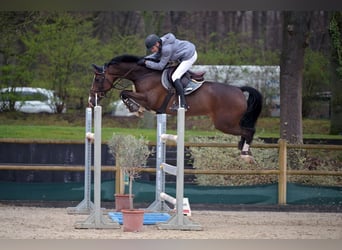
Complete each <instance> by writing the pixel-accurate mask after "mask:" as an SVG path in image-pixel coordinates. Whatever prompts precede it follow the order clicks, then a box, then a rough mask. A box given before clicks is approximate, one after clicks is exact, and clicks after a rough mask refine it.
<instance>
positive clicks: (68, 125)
mask: <svg viewBox="0 0 342 250" xmlns="http://www.w3.org/2000/svg"><path fill="white" fill-rule="evenodd" d="M84 124H85V121H84V114H83V113H82V112H79V113H74V114H56V115H51V114H23V113H17V112H7V113H0V139H1V138H2V139H15V140H38V141H40V140H42V141H74V142H75V141H77V142H80V143H82V142H83V141H84V134H85V130H84ZM279 124H280V122H279V118H260V119H259V120H258V124H257V133H256V137H266V138H272V137H275V138H278V137H279V126H280V125H279ZM167 127H168V129H169V130H168V133H176V118H175V117H170V118H168V125H167ZM329 127H330V121H329V120H310V119H304V120H303V131H304V138H306V139H312V138H325V139H341V138H342V137H341V136H333V135H329ZM114 132H115V133H122V134H132V135H134V136H140V135H143V136H144V137H146V138H147V140H149V141H155V140H156V129H155V126H153V129H146V128H143V119H141V118H114V117H111V116H109V115H106V114H105V115H103V119H102V141H108V140H109V139H110V138H111V136H112V134H113V133H114ZM219 133H221V132H220V131H218V130H216V129H215V128H214V127H213V125H212V123H211V121H210V120H209V119H208V118H206V117H189V118H187V120H186V132H185V137H186V138H187V137H191V136H214V135H216V134H219Z"/></svg>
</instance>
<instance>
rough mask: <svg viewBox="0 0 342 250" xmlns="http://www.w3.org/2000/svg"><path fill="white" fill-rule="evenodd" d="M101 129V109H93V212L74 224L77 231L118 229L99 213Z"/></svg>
mask: <svg viewBox="0 0 342 250" xmlns="http://www.w3.org/2000/svg"><path fill="white" fill-rule="evenodd" d="M101 127H102V107H101V106H95V108H94V210H93V211H92V213H91V214H90V215H89V216H88V218H87V219H86V220H85V221H81V222H76V223H75V228H77V229H82V228H83V229H94V228H96V229H111V228H120V225H119V223H118V222H114V221H112V220H111V219H110V218H109V217H108V216H107V215H106V216H105V215H104V214H103V212H102V211H101Z"/></svg>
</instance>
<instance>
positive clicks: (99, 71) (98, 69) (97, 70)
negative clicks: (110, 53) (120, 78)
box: [91, 63, 104, 73]
mask: <svg viewBox="0 0 342 250" xmlns="http://www.w3.org/2000/svg"><path fill="white" fill-rule="evenodd" d="M91 66H92V67H93V68H94V69H95V71H96V73H103V71H104V67H103V66H97V65H96V64H94V63H92V64H91Z"/></svg>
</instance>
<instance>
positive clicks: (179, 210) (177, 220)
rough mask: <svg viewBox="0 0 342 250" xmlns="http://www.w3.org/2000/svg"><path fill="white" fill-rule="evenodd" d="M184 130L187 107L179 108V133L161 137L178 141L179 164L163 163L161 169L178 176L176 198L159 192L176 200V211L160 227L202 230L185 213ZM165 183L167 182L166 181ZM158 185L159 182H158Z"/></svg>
mask: <svg viewBox="0 0 342 250" xmlns="http://www.w3.org/2000/svg"><path fill="white" fill-rule="evenodd" d="M184 131H185V109H184V108H178V110H177V135H167V134H162V135H161V136H160V138H161V139H162V140H164V142H166V140H173V141H175V142H176V143H177V166H172V165H169V164H166V163H165V162H162V163H161V166H160V168H161V170H162V171H163V172H166V173H168V174H172V175H175V176H176V177H177V178H176V199H175V198H173V197H171V196H170V195H167V194H166V193H165V192H164V191H161V192H159V193H158V195H159V199H160V200H164V199H165V198H166V199H168V200H170V201H172V203H174V202H175V201H176V213H175V214H174V215H173V216H172V217H171V218H170V219H169V220H168V221H167V222H163V223H158V224H157V227H158V229H166V230H191V231H200V230H202V227H201V226H200V225H199V224H197V223H195V222H193V221H191V220H190V219H189V218H188V217H187V216H185V215H184V213H183V198H184ZM164 184H165V182H164ZM157 185H158V184H157Z"/></svg>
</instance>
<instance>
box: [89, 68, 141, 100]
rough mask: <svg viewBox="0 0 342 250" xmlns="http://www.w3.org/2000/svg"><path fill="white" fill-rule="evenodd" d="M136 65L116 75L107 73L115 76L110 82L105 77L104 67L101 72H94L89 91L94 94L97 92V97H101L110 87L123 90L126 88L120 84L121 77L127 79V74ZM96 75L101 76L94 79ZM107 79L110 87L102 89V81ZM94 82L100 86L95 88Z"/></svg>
mask: <svg viewBox="0 0 342 250" xmlns="http://www.w3.org/2000/svg"><path fill="white" fill-rule="evenodd" d="M137 66H138V65H136V66H134V67H132V68H130V69H129V70H128V71H127V72H126V73H125V74H124V75H118V74H113V73H109V72H108V74H109V75H112V76H113V77H114V78H115V77H116V80H115V81H113V82H111V81H110V80H109V79H108V78H106V76H105V73H106V69H104V71H103V72H101V73H95V75H94V78H93V83H92V86H91V89H90V93H91V94H93V95H95V94H97V95H98V97H100V98H103V97H105V96H106V93H107V92H108V91H109V90H110V89H117V90H124V89H126V88H127V86H125V85H121V81H122V80H123V79H127V76H128V75H129V74H130V73H131V72H132V71H133V70H135V68H136V67H137ZM96 77H101V79H100V80H95V78H96ZM105 81H108V82H109V84H110V88H108V89H104V82H105ZM95 82H96V83H100V87H99V88H98V89H95V86H94V84H95Z"/></svg>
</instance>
